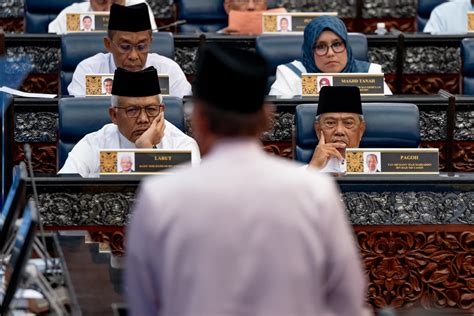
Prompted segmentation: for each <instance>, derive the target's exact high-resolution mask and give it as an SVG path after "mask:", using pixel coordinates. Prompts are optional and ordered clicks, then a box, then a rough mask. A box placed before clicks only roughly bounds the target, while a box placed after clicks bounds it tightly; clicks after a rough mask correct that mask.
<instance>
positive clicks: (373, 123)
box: [295, 103, 420, 163]
mask: <svg viewBox="0 0 474 316" xmlns="http://www.w3.org/2000/svg"><path fill="white" fill-rule="evenodd" d="M317 109H318V106H317V104H300V105H298V106H297V107H296V115H295V123H296V144H295V160H298V161H301V162H304V163H308V162H309V161H310V160H311V157H312V155H313V152H314V148H315V147H316V145H317V143H318V139H317V137H316V133H315V131H314V117H315V116H316V111H317ZM362 111H363V112H364V119H365V122H366V129H365V133H364V136H363V137H362V141H361V144H360V146H361V147H366V148H397V147H399V148H416V147H418V145H419V144H420V123H419V112H418V108H417V106H416V105H414V104H409V103H363V104H362Z"/></svg>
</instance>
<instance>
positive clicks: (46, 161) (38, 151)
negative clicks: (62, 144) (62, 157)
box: [13, 143, 56, 174]
mask: <svg viewBox="0 0 474 316" xmlns="http://www.w3.org/2000/svg"><path fill="white" fill-rule="evenodd" d="M30 146H31V152H32V155H31V158H32V165H33V170H34V172H35V173H43V174H56V144H50V143H49V144H42V143H31V144H30ZM24 159H25V156H24V154H23V144H19V143H15V144H14V146H13V163H14V164H18V163H19V162H20V161H23V160H24Z"/></svg>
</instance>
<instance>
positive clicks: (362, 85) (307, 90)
mask: <svg viewBox="0 0 474 316" xmlns="http://www.w3.org/2000/svg"><path fill="white" fill-rule="evenodd" d="M301 85H302V95H303V96H317V95H319V91H320V90H321V88H322V87H324V86H335V87H344V86H356V87H358V88H359V89H360V94H361V95H384V74H368V73H304V74H302V75H301Z"/></svg>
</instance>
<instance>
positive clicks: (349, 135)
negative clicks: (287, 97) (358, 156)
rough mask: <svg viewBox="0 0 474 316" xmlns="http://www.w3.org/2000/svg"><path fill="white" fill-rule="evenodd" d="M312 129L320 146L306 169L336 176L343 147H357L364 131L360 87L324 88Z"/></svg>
mask: <svg viewBox="0 0 474 316" xmlns="http://www.w3.org/2000/svg"><path fill="white" fill-rule="evenodd" d="M314 129H315V131H316V135H318V138H319V143H318V145H317V146H316V149H315V150H314V153H313V157H312V158H311V161H310V162H309V166H311V167H314V168H317V169H319V170H320V171H321V172H335V173H339V172H340V169H339V165H340V162H341V161H343V160H345V150H346V148H358V147H359V144H360V140H361V139H362V135H364V131H365V122H364V116H363V114H362V102H361V98H360V91H359V88H357V87H330V86H326V87H323V88H322V89H321V92H320V94H319V103H318V112H317V113H316V118H315V122H314Z"/></svg>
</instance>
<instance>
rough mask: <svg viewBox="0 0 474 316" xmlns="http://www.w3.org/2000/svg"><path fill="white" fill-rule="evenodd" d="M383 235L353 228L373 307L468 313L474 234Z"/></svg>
mask: <svg viewBox="0 0 474 316" xmlns="http://www.w3.org/2000/svg"><path fill="white" fill-rule="evenodd" d="M391 228H392V229H393V231H389V229H387V230H385V231H373V232H369V231H364V227H363V226H360V227H359V228H356V235H357V239H358V242H359V246H360V251H361V255H362V258H363V262H364V266H365V269H366V271H367V275H368V278H369V280H370V281H369V287H368V300H369V302H370V304H371V305H373V306H374V307H376V308H382V307H386V306H391V307H395V308H400V307H412V306H413V307H415V306H421V307H422V308H423V309H440V308H456V309H460V310H463V311H469V312H473V311H474V277H473V276H474V252H473V249H474V231H473V229H472V227H471V229H469V231H465V232H453V233H451V232H445V231H441V232H440V231H438V232H423V231H404V230H403V228H398V227H397V226H392V227H391Z"/></svg>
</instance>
